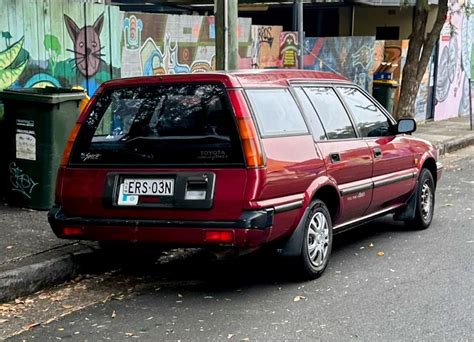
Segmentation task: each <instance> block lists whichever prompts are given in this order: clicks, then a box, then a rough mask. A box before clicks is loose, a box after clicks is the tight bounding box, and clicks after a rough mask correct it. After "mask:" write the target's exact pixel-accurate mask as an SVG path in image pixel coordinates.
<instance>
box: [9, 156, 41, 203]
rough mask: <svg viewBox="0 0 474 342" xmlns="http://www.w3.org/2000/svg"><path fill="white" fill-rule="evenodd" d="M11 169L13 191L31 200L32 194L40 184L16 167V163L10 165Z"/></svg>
mask: <svg viewBox="0 0 474 342" xmlns="http://www.w3.org/2000/svg"><path fill="white" fill-rule="evenodd" d="M9 169H10V183H11V185H12V191H16V192H19V193H21V194H22V195H24V196H26V197H28V198H31V193H32V192H33V189H34V188H35V186H37V185H38V183H37V182H35V181H34V180H33V179H32V178H31V177H30V176H28V175H27V174H25V173H24V172H23V170H22V169H21V168H19V167H18V166H16V163H15V162H11V163H10V166H9Z"/></svg>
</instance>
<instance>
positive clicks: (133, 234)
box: [48, 207, 273, 247]
mask: <svg viewBox="0 0 474 342" xmlns="http://www.w3.org/2000/svg"><path fill="white" fill-rule="evenodd" d="M48 221H49V223H50V225H51V228H52V229H53V231H54V233H55V234H56V236H58V237H59V238H65V239H79V240H93V241H113V240H122V241H134V242H135V241H137V242H138V241H140V242H156V243H162V244H167V245H173V246H183V247H185V246H209V245H227V246H235V247H257V246H259V245H261V244H262V243H264V242H266V241H267V239H268V236H269V235H270V231H271V227H272V224H273V211H272V210H254V211H246V212H244V213H243V214H242V215H241V216H240V218H239V219H238V220H236V221H185V220H142V219H123V218H101V217H77V216H68V215H66V214H65V213H64V211H63V210H62V208H61V207H54V208H52V209H51V210H50V211H49V213H48ZM210 232H226V233H225V236H226V240H225V241H223V240H219V239H211V240H210V239H209V235H208V233H210ZM217 236H218V235H217ZM230 237H231V238H230Z"/></svg>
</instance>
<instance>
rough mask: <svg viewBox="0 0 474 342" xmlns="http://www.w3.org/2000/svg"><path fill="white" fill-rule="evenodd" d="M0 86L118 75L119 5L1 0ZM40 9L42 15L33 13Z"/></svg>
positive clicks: (86, 83) (91, 84)
mask: <svg viewBox="0 0 474 342" xmlns="http://www.w3.org/2000/svg"><path fill="white" fill-rule="evenodd" d="M2 9H4V11H3V12H2V16H0V31H1V32H2V38H3V39H0V89H5V88H32V87H44V86H50V87H73V86H82V87H83V88H85V89H87V91H88V93H89V94H92V93H93V92H95V90H96V89H97V87H98V86H99V84H100V83H102V82H104V81H106V80H109V79H112V78H117V77H120V35H119V34H120V32H118V33H117V32H116V31H114V30H113V29H112V28H113V27H115V26H117V24H118V23H120V22H121V13H120V11H119V9H118V7H115V6H105V5H103V4H102V5H100V4H89V3H80V2H78V1H74V0H64V1H63V0H31V1H29V2H28V6H21V2H19V1H15V0H2ZM38 13H41V14H42V15H38Z"/></svg>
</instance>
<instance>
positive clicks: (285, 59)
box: [279, 31, 298, 69]
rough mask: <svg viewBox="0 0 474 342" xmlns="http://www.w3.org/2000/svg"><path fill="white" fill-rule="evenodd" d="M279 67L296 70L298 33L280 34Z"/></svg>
mask: <svg viewBox="0 0 474 342" xmlns="http://www.w3.org/2000/svg"><path fill="white" fill-rule="evenodd" d="M279 57H280V67H282V68H285V69H297V68H298V32H290V31H287V32H282V33H280V56H279Z"/></svg>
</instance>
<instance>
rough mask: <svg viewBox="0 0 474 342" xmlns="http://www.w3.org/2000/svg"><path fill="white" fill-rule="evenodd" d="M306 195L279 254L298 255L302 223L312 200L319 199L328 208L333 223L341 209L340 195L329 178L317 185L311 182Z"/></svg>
mask: <svg viewBox="0 0 474 342" xmlns="http://www.w3.org/2000/svg"><path fill="white" fill-rule="evenodd" d="M306 195H307V196H306V200H305V202H306V203H305V205H304V211H303V214H302V215H301V218H300V221H299V223H298V225H297V227H296V228H295V230H294V231H293V233H292V234H291V235H290V237H289V238H288V240H287V241H286V242H285V243H284V244H283V246H282V248H281V249H280V254H281V255H283V256H298V255H300V253H301V246H302V241H303V230H304V224H305V222H306V219H307V217H308V213H309V209H310V207H311V203H313V201H314V200H316V199H319V200H320V201H322V202H324V204H325V205H326V207H327V208H328V210H329V215H330V216H331V221H332V224H333V225H334V222H335V221H336V220H337V218H338V216H339V213H340V210H341V197H340V196H339V192H338V190H337V188H336V186H335V184H333V182H331V180H330V179H329V178H325V179H324V180H319V182H318V183H317V185H316V183H314V184H312V187H310V188H309V189H308V191H307V192H306Z"/></svg>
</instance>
